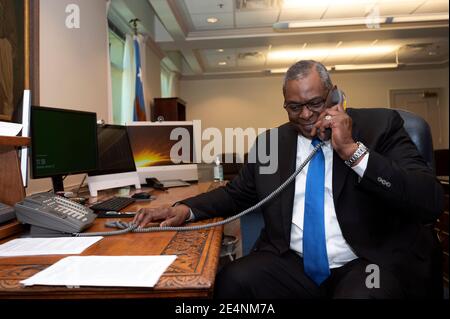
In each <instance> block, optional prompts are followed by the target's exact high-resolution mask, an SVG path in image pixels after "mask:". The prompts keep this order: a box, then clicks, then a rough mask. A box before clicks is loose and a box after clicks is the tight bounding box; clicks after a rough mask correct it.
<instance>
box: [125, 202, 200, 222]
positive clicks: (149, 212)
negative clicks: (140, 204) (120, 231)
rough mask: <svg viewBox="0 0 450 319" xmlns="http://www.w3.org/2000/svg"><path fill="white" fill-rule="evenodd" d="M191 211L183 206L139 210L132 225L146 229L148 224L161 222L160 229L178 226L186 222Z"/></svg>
mask: <svg viewBox="0 0 450 319" xmlns="http://www.w3.org/2000/svg"><path fill="white" fill-rule="evenodd" d="M190 215H191V210H190V209H189V207H188V206H186V205H184V204H180V205H177V206H175V207H165V208H141V209H140V210H139V211H138V212H137V213H136V216H134V219H133V223H135V224H138V226H139V227H146V226H147V225H148V224H150V223H155V222H161V223H160V224H159V226H160V227H168V226H169V227H170V226H172V227H174V226H180V225H182V224H184V223H185V222H186V220H188V218H189V217H190Z"/></svg>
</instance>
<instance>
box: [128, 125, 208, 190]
mask: <svg viewBox="0 0 450 319" xmlns="http://www.w3.org/2000/svg"><path fill="white" fill-rule="evenodd" d="M127 129H128V136H129V138H130V144H131V149H132V150H133V157H134V162H135V164H136V168H137V171H138V174H139V180H140V182H141V184H145V183H146V178H148V177H156V178H157V179H159V180H160V181H168V180H183V181H197V180H198V173H197V164H195V163H196V154H198V152H197V149H196V148H198V147H200V145H199V143H197V142H196V139H195V138H194V134H195V131H196V130H195V128H194V123H193V122H187V121H174V122H171V121H167V122H132V123H130V124H128V125H127ZM171 133H172V137H173V138H174V139H171ZM183 142H187V144H188V145H185V144H186V143H184V144H183V145H185V146H186V147H184V148H180V145H181V144H180V143H183ZM174 149H175V153H176V154H174ZM171 151H172V154H171ZM182 152H184V153H183V154H182Z"/></svg>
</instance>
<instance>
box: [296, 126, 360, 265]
mask: <svg viewBox="0 0 450 319" xmlns="http://www.w3.org/2000/svg"><path fill="white" fill-rule="evenodd" d="M313 149H314V147H313V146H312V145H311V140H309V139H307V138H305V137H304V136H301V135H299V136H298V139H297V164H296V167H297V168H298V167H299V166H300V164H301V163H302V162H303V161H304V160H305V159H306V157H307V156H308V155H309V154H310V152H311V151H312V150H313ZM322 150H323V154H324V157H325V192H324V195H325V203H324V209H325V218H324V222H325V237H326V245H327V255H328V264H329V266H330V268H336V267H340V266H343V265H344V264H346V263H347V262H349V261H351V260H353V259H356V258H357V256H356V255H355V253H354V252H353V250H352V248H351V247H350V246H349V245H348V243H347V242H346V241H345V239H344V237H343V236H342V232H341V228H340V226H339V223H338V220H337V217H336V211H335V208H334V201H333V184H332V181H333V148H332V146H331V143H330V142H329V141H328V142H327V143H326V144H325V145H324V146H323V147H322ZM368 158H369V154H366V155H365V156H364V157H363V158H362V159H361V161H360V162H359V163H358V165H356V166H354V167H352V169H353V170H354V171H355V173H356V174H358V175H359V177H361V178H362V177H363V175H364V172H365V170H366V168H367V162H368ZM308 167H309V164H308V165H306V166H305V167H304V168H303V170H302V171H301V172H300V174H298V175H297V177H296V179H295V195H294V206H293V212H292V226H291V243H290V248H291V249H292V250H293V251H295V252H297V253H298V254H299V255H300V256H302V255H303V217H304V209H305V187H306V175H307V172H308Z"/></svg>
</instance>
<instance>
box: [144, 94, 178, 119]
mask: <svg viewBox="0 0 450 319" xmlns="http://www.w3.org/2000/svg"><path fill="white" fill-rule="evenodd" d="M158 118H159V119H161V120H162V121H186V102H185V101H183V100H182V99H180V98H177V97H168V98H155V99H154V101H153V107H152V116H151V119H152V121H158V120H159V119H158Z"/></svg>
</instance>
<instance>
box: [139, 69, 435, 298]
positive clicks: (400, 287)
mask: <svg viewBox="0 0 450 319" xmlns="http://www.w3.org/2000/svg"><path fill="white" fill-rule="evenodd" d="M333 89H335V87H333V84H332V82H331V79H330V77H329V74H328V72H327V70H326V69H325V67H324V66H323V65H322V64H320V63H317V62H315V61H300V62H298V63H296V64H294V65H293V66H291V68H290V69H289V70H288V71H287V73H286V76H285V80H284V85H283V95H284V100H285V102H284V108H285V109H286V111H287V113H288V116H289V123H287V124H284V125H282V126H280V127H279V128H278V129H277V134H278V149H279V152H278V170H277V172H276V173H275V174H263V173H261V170H260V168H261V167H262V166H263V164H261V163H260V162H259V161H258V160H256V163H248V164H246V165H245V166H244V167H243V169H242V170H241V172H240V173H239V175H238V176H237V177H236V178H235V179H234V180H233V181H231V182H230V183H228V184H227V186H225V187H221V188H219V189H216V190H214V191H211V192H208V193H205V194H201V195H199V196H196V197H193V198H189V199H186V200H183V201H181V203H179V204H178V205H177V206H175V207H172V208H169V209H147V210H143V211H141V212H140V213H138V214H137V216H136V217H135V222H137V223H139V225H140V226H145V225H147V224H148V223H149V222H153V221H155V220H164V221H163V222H162V225H180V224H182V223H184V222H185V221H186V220H190V219H193V218H195V219H202V218H209V217H214V216H229V215H233V214H236V213H238V212H241V211H243V210H244V209H246V208H248V207H251V206H252V205H254V204H256V203H257V202H259V201H260V200H262V199H263V198H265V197H266V196H268V195H269V194H270V193H271V192H272V191H273V190H274V189H275V188H276V187H278V186H279V185H280V184H281V183H282V182H284V181H285V180H286V179H287V178H288V177H289V176H290V175H291V174H292V173H293V172H294V171H295V169H296V167H299V166H300V164H301V163H302V162H303V161H304V160H305V158H306V157H307V155H308V154H309V153H310V152H311V151H312V150H313V149H314V147H315V145H316V144H317V143H318V142H319V141H318V139H317V137H319V138H320V139H322V140H327V136H326V135H327V134H330V133H331V139H328V141H326V142H325V144H324V145H323V146H322V147H321V148H319V150H318V152H317V153H316V154H315V156H314V157H313V159H312V160H311V161H310V162H309V164H308V166H306V167H305V168H304V170H303V171H302V172H301V173H300V174H299V175H298V176H297V177H296V180H295V182H293V183H291V184H290V185H289V186H288V187H287V189H286V190H284V191H283V192H282V193H281V194H280V195H279V196H277V197H275V198H274V199H273V200H272V201H270V202H269V203H267V204H265V205H264V206H263V207H262V208H261V211H262V214H263V216H264V221H265V227H264V229H263V231H262V233H261V236H260V238H259V240H258V242H257V244H256V245H255V248H254V249H253V251H252V253H251V254H249V255H248V256H245V257H243V258H240V259H238V260H236V261H235V262H233V263H231V264H229V265H227V266H225V267H224V268H223V269H222V270H221V271H220V272H219V273H218V275H217V278H216V285H215V296H216V297H218V298H324V297H331V298H405V297H407V298H408V297H409V298H414V297H434V296H437V295H438V294H439V293H440V292H441V291H442V290H440V283H441V282H442V279H441V278H442V277H441V276H440V272H439V269H440V268H441V265H440V258H439V256H440V248H439V243H438V241H437V238H436V236H435V234H434V233H433V230H432V227H430V226H429V224H432V223H433V222H434V221H435V220H436V218H437V216H439V214H440V212H441V211H442V208H443V206H442V205H443V194H442V189H441V186H440V185H439V184H438V182H437V181H436V179H435V177H434V176H433V173H432V171H431V170H430V169H429V168H428V167H427V166H426V163H425V161H424V160H423V158H421V156H420V155H419V153H418V151H417V149H416V147H415V146H414V144H413V143H412V141H411V140H410V138H409V136H408V134H407V133H406V131H405V130H404V128H403V121H402V119H401V117H400V116H399V114H398V113H397V112H395V111H392V110H387V109H359V110H358V109H348V110H344V108H343V106H342V105H341V104H337V105H334V106H331V107H330V106H328V105H327V100H328V98H329V96H330V94H332V91H333ZM330 130H331V132H329V131H330ZM327 131H328V133H327ZM272 133H273V131H272V132H268V133H267V134H272ZM269 140H270V139H269V138H266V141H269ZM255 145H256V147H265V146H260V145H259V144H258V143H255Z"/></svg>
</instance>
